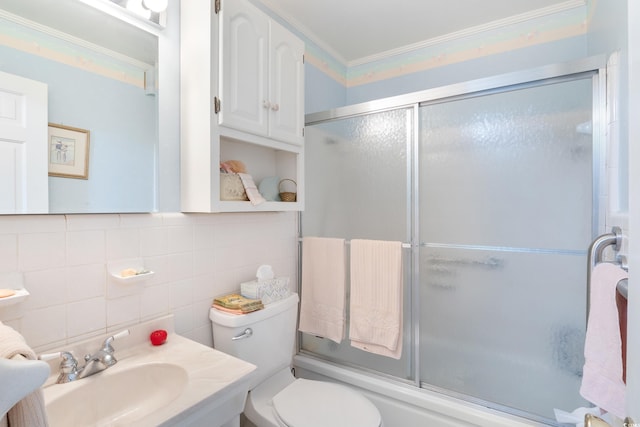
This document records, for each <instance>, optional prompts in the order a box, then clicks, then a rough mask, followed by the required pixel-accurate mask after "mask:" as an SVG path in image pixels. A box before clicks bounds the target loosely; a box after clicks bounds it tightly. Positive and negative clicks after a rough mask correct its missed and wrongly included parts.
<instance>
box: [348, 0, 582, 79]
mask: <svg viewBox="0 0 640 427" xmlns="http://www.w3.org/2000/svg"><path fill="white" fill-rule="evenodd" d="M586 1H587V0H568V1H565V2H563V3H559V4H556V5H553V6H548V7H544V8H540V9H535V10H532V11H529V12H527V13H522V14H519V15H514V16H510V17H508V18H504V19H498V20H496V21H492V22H487V23H486V24H482V25H478V26H475V27H470V28H466V29H464V30H460V31H455V32H453V33H449V34H445V35H442V36H440V37H434V38H431V39H428V40H424V41H421V42H418V43H413V44H410V45H407V46H402V47H400V48H398V49H392V50H388V51H385V52H381V53H379V54H376V55H371V56H366V57H364V58H360V59H355V60H353V61H348V62H347V64H346V65H347V67H349V68H350V67H355V66H358V65H363V64H367V63H370V62H376V61H381V60H385V59H388V58H391V57H393V56H396V55H401V54H404V53H408V52H413V51H416V50H420V49H423V48H426V47H429V46H435V45H438V44H441V43H446V42H450V41H454V40H458V39H462V38H466V37H470V36H474V35H477V34H480V33H483V32H486V31H491V30H497V29H500V28H505V27H508V26H511V25H516V24H520V23H523V22H526V21H530V20H533V19H537V18H543V17H545V16H549V15H554V14H556V13H560V12H564V11H567V10H571V9H575V8H578V7H583V6H585V5H586Z"/></svg>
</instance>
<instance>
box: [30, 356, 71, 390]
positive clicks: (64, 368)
mask: <svg viewBox="0 0 640 427" xmlns="http://www.w3.org/2000/svg"><path fill="white" fill-rule="evenodd" d="M58 357H59V358H61V359H62V360H61V361H60V375H59V376H58V380H57V381H56V382H57V383H58V384H63V383H68V382H69V381H73V380H75V379H76V377H77V376H78V361H77V360H76V358H75V357H74V356H73V354H71V353H70V352H68V351H58V352H56V353H47V354H41V355H40V356H38V359H40V360H45V361H46V360H51V359H56V358H58Z"/></svg>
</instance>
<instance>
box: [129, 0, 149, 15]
mask: <svg viewBox="0 0 640 427" xmlns="http://www.w3.org/2000/svg"><path fill="white" fill-rule="evenodd" d="M127 9H128V10H130V11H132V12H133V13H135V14H137V15H140V16H142V17H143V18H145V19H149V18H150V17H151V11H150V10H149V9H147V8H145V7H144V6H142V1H141V0H128V1H127Z"/></svg>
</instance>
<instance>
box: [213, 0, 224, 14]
mask: <svg viewBox="0 0 640 427" xmlns="http://www.w3.org/2000/svg"><path fill="white" fill-rule="evenodd" d="M221 3H222V0H215V3H214V10H215V11H216V15H217V14H218V13H220V8H221V7H222V6H221Z"/></svg>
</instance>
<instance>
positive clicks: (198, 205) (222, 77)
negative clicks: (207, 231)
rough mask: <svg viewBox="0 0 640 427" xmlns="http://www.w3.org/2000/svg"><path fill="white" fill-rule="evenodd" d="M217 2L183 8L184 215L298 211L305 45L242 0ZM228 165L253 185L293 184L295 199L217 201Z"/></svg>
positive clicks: (193, 0)
mask: <svg viewBox="0 0 640 427" xmlns="http://www.w3.org/2000/svg"><path fill="white" fill-rule="evenodd" d="M215 3H216V2H215V1H214V0H189V1H185V2H181V11H180V16H181V26H180V27H181V29H180V32H181V36H180V43H181V49H180V50H181V52H180V56H181V57H180V73H181V77H180V85H181V101H180V103H181V113H180V114H181V133H180V134H181V135H180V137H181V141H180V147H181V150H180V154H181V159H180V165H181V168H180V173H181V210H182V211H183V212H252V211H294V210H302V209H303V208H304V173H303V167H304V144H303V140H304V137H303V132H304V131H303V125H304V95H303V85H304V81H303V64H302V53H303V51H304V45H303V44H302V42H301V41H300V40H299V39H297V38H296V37H295V36H294V35H292V34H291V33H290V32H288V31H287V30H286V29H285V28H283V27H282V26H280V25H279V24H277V23H275V22H273V21H272V20H271V19H270V18H269V17H268V16H267V15H266V14H264V13H263V12H262V11H260V10H259V9H257V8H255V7H254V6H253V5H251V4H250V3H248V1H247V0H222V4H221V9H220V11H219V12H217V11H216V6H215ZM256 100H257V101H258V104H257V105H256V104H255V102H254V103H253V104H252V102H253V101H256ZM219 107H221V108H219ZM225 160H240V161H242V162H244V163H245V165H246V166H247V171H248V173H249V174H251V175H252V176H253V178H254V181H255V182H256V184H258V185H259V184H260V182H261V181H262V179H264V178H267V177H274V176H275V177H278V178H280V179H292V180H294V181H295V182H296V183H297V189H296V191H297V201H295V202H282V201H269V202H265V203H262V204H259V205H256V206H254V205H253V204H251V202H248V201H226V200H221V199H220V172H219V164H220V162H221V161H225Z"/></svg>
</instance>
